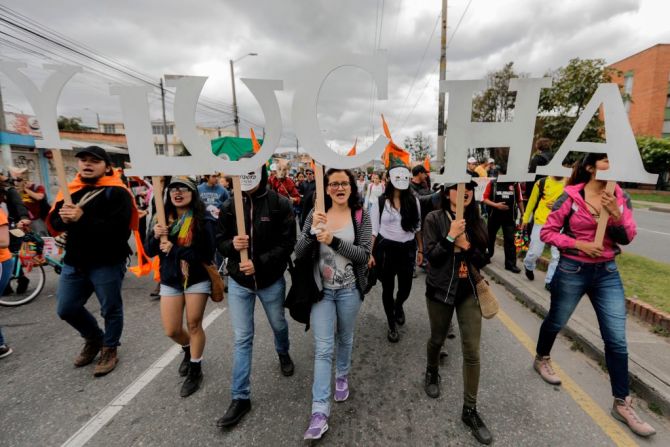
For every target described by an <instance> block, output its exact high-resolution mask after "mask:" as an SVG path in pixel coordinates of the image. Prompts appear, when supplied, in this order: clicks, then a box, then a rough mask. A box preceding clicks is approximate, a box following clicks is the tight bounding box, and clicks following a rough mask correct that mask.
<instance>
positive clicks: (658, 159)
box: [636, 136, 670, 189]
mask: <svg viewBox="0 0 670 447" xmlns="http://www.w3.org/2000/svg"><path fill="white" fill-rule="evenodd" d="M636 141H637V147H638V148H640V155H641V156H642V163H644V168H645V169H646V170H647V171H648V172H652V173H654V174H659V176H658V183H657V185H656V187H657V188H660V189H663V188H664V187H665V185H666V184H667V183H668V171H670V139H668V138H655V137H646V136H640V137H637V138H636Z"/></svg>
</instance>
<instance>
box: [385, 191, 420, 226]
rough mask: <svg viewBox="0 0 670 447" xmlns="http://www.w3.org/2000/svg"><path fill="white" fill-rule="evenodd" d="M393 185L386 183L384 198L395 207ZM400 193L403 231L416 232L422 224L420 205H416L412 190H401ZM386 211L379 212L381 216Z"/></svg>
mask: <svg viewBox="0 0 670 447" xmlns="http://www.w3.org/2000/svg"><path fill="white" fill-rule="evenodd" d="M395 190H396V189H395V187H394V186H393V183H391V182H390V181H388V182H386V189H385V190H384V197H386V200H388V201H389V202H390V203H391V206H393V191H395ZM399 191H400V217H401V219H400V226H401V227H402V229H403V230H405V231H407V232H410V231H416V229H417V228H419V224H420V223H421V210H419V205H418V204H417V203H416V196H415V195H414V193H413V192H412V189H411V188H407V189H403V190H399ZM383 211H384V209H380V210H379V214H380V215H381V213H382V212H383Z"/></svg>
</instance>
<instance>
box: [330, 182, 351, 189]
mask: <svg viewBox="0 0 670 447" xmlns="http://www.w3.org/2000/svg"><path fill="white" fill-rule="evenodd" d="M349 186H351V183H349V182H332V183H328V187H329V188H330V189H335V190H337V189H340V187H341V188H342V189H347V188H348V187H349Z"/></svg>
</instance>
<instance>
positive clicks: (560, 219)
mask: <svg viewBox="0 0 670 447" xmlns="http://www.w3.org/2000/svg"><path fill="white" fill-rule="evenodd" d="M607 169H609V160H608V159H607V154H587V155H585V156H584V158H583V159H582V160H581V161H580V162H578V163H577V164H575V167H574V169H573V173H572V177H571V178H570V180H569V181H568V186H566V187H565V192H564V193H563V195H562V196H561V198H560V199H558V200H557V201H556V203H555V204H554V208H553V211H552V213H551V214H550V215H549V217H548V218H547V222H546V223H545V225H544V227H542V231H541V232H540V237H541V239H542V242H546V243H548V244H551V245H554V246H556V247H558V249H559V250H560V251H561V258H560V261H559V263H558V268H557V269H556V274H555V275H554V278H553V280H552V283H551V308H550V309H549V313H548V314H547V316H546V318H545V319H544V322H543V323H542V326H541V328H540V335H539V338H538V341H537V356H536V357H535V362H534V364H533V366H534V368H535V370H536V371H537V372H538V373H539V374H540V376H541V377H542V379H544V381H546V382H547V383H550V384H552V385H560V383H561V379H560V378H559V377H558V375H557V374H556V373H555V372H554V370H553V368H552V366H551V359H550V357H549V355H550V353H551V348H552V346H553V344H554V340H556V336H557V335H558V333H559V332H560V330H561V329H562V328H563V327H564V326H565V324H566V323H567V322H568V320H569V319H570V316H571V315H572V313H573V312H574V310H575V307H577V304H578V303H579V301H580V299H581V298H582V296H583V295H584V294H587V295H588V296H589V298H590V299H591V304H592V305H593V308H594V310H595V312H596V315H597V317H598V324H599V325H600V332H601V334H602V337H603V341H604V342H605V360H606V363H607V370H608V373H609V376H610V382H611V385H612V394H613V396H614V403H613V406H612V412H611V413H612V416H613V417H614V418H616V419H618V420H620V421H621V422H624V423H625V424H627V425H628V426H629V427H630V429H631V430H632V431H633V432H634V433H635V434H637V435H640V436H651V435H653V434H654V433H655V430H654V429H653V427H651V425H649V424H648V423H646V422H643V421H642V420H641V419H640V418H639V416H638V415H637V414H636V413H635V410H634V409H633V406H632V399H631V397H630V396H629V390H628V349H627V343H626V300H625V297H624V290H623V284H622V283H621V277H620V276H619V272H618V270H617V265H616V262H614V257H615V256H616V255H617V254H619V253H620V252H621V250H620V249H619V246H618V244H622V245H627V244H629V243H630V242H631V241H632V240H633V238H634V237H635V235H636V232H637V230H636V224H635V221H634V220H633V211H632V206H631V202H630V199H629V197H628V195H627V194H626V193H625V192H624V191H623V190H622V189H621V188H620V187H619V186H618V185H617V186H616V189H615V192H614V194H610V193H608V192H607V191H606V190H605V184H606V182H604V181H601V180H597V179H596V172H597V171H599V170H603V171H604V170H607ZM603 210H606V211H607V212H608V213H609V219H608V221H607V230H606V232H605V237H604V239H603V242H602V243H601V244H599V243H596V242H594V239H595V234H596V228H597V226H598V219H599V217H600V213H601V212H602V211H603Z"/></svg>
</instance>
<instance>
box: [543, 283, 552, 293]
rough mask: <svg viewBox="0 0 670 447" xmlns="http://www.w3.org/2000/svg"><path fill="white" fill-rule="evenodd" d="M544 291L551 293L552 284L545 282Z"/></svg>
mask: <svg viewBox="0 0 670 447" xmlns="http://www.w3.org/2000/svg"><path fill="white" fill-rule="evenodd" d="M544 289H545V290H548V291H549V292H551V283H550V282H545V283H544Z"/></svg>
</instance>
